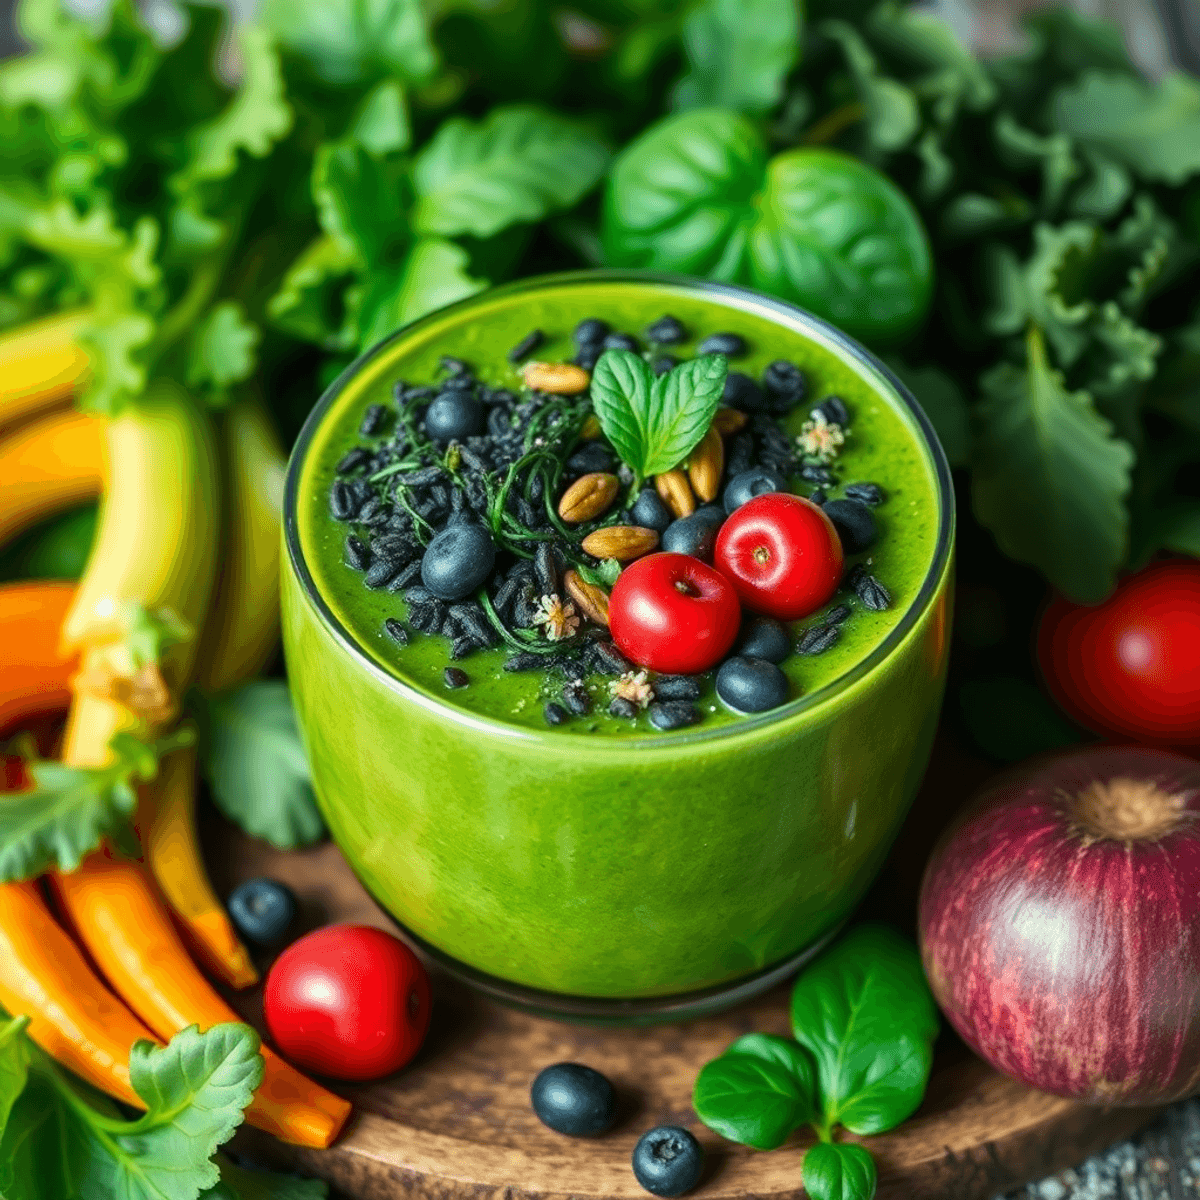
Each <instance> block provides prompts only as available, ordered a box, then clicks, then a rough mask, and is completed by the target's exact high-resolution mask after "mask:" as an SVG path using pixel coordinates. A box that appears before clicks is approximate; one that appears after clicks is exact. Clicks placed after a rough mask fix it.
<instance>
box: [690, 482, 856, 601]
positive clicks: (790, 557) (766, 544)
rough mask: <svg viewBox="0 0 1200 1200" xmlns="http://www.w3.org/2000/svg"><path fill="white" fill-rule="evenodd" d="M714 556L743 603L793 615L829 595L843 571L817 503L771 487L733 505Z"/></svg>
mask: <svg viewBox="0 0 1200 1200" xmlns="http://www.w3.org/2000/svg"><path fill="white" fill-rule="evenodd" d="M713 562H714V563H715V564H716V567H717V570H719V571H721V572H723V573H724V574H725V575H726V576H727V577H728V578H729V579H730V581H731V582H732V583H733V586H734V587H735V588H736V589H737V594H738V596H739V598H740V599H741V601H742V603H743V604H744V605H745V606H746V607H747V608H749V609H752V610H753V611H754V612H759V613H763V614H765V615H766V616H768V617H775V618H777V619H778V620H780V621H795V620H798V619H799V618H800V617H806V616H808V614H809V613H811V612H815V611H816V610H817V609H818V608H820V607H821V605H822V604H824V603H825V601H826V600H828V599H829V597H830V596H832V595H833V593H834V589H836V587H837V585H838V580H839V579H841V577H842V543H841V539H840V538H839V537H838V535H837V530H836V529H834V527H833V522H832V521H831V520H830V519H829V518H828V517H827V516H826V515H825V514H824V513H823V512H822V511H821V509H820V508H819V507H818V506H817V505H815V504H813V503H812V502H811V501H809V500H805V499H804V498H803V497H802V496H794V495H792V494H791V493H790V492H770V493H768V494H767V495H763V496H756V497H755V498H754V499H753V500H750V501H748V502H747V503H746V504H743V505H742V506H741V507H740V508H737V509H734V511H733V513H732V515H731V516H730V517H729V519H728V520H727V521H726V522H725V524H724V525H722V526H721V532H720V533H718V534H717V545H716V549H715V550H714V551H713Z"/></svg>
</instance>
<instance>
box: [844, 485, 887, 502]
mask: <svg viewBox="0 0 1200 1200" xmlns="http://www.w3.org/2000/svg"><path fill="white" fill-rule="evenodd" d="M846 496H847V498H848V499H850V500H861V501H862V502H863V503H864V504H865V505H867V506H868V507H869V508H878V506H879V505H881V504H882V503H883V502H884V501H885V500H886V499H887V493H885V492H884V490H883V488H881V487H880V486H879V484H877V483H852V484H849V485H848V486H847V488H846Z"/></svg>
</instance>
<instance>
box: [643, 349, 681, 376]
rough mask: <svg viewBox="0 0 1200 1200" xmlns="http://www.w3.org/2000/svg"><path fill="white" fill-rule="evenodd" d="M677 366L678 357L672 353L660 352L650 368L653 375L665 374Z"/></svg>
mask: <svg viewBox="0 0 1200 1200" xmlns="http://www.w3.org/2000/svg"><path fill="white" fill-rule="evenodd" d="M677 366H679V359H677V358H676V357H675V355H673V354H660V355H659V356H658V357H657V358H656V359H655V360H654V361H653V362H652V363H651V364H650V370H652V371H653V372H654V373H655V375H665V374H666V373H667V372H668V371H673V370H675V368H676V367H677Z"/></svg>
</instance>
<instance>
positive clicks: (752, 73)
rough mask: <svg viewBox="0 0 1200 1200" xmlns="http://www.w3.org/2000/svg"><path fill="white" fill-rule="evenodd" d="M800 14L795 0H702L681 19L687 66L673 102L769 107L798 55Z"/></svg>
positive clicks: (755, 111)
mask: <svg viewBox="0 0 1200 1200" xmlns="http://www.w3.org/2000/svg"><path fill="white" fill-rule="evenodd" d="M801 20H802V17H801V13H800V10H799V8H798V6H797V3H796V0H703V3H701V4H699V5H697V6H696V7H695V8H693V9H692V10H691V12H689V13H688V15H687V17H686V19H685V20H684V22H683V48H684V52H685V54H686V55H687V59H688V63H689V65H690V67H691V70H690V71H689V73H688V74H687V75H685V76H684V78H683V79H681V80H680V82H679V84H678V86H677V87H676V90H675V96H674V104H675V107H676V108H683V109H686V108H703V107H705V106H707V105H718V106H720V107H722V108H732V109H737V110H738V111H740V112H744V113H749V114H751V115H752V116H760V115H762V114H764V113H767V112H769V111H770V110H771V109H772V108H774V107H775V106H776V105H777V104H778V103H779V101H780V98H781V96H782V94H783V84H784V80H785V79H786V78H787V75H788V72H789V71H791V69H792V68H793V67H794V66H795V65H796V60H797V58H799V55H800V26H801Z"/></svg>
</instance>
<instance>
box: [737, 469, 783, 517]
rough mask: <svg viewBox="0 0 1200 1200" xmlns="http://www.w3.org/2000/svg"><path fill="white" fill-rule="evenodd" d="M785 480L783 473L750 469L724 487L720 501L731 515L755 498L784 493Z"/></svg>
mask: <svg viewBox="0 0 1200 1200" xmlns="http://www.w3.org/2000/svg"><path fill="white" fill-rule="evenodd" d="M786 491H787V480H786V479H785V478H784V477H783V473H782V472H780V471H776V470H773V469H772V468H771V467H751V468H750V469H749V470H748V471H742V472H741V473H740V474H738V475H735V476H734V477H733V478H732V479H731V480H730V481H729V482H728V483H727V484H726V485H725V495H724V496H723V497H722V500H723V501H724V504H725V511H726V512H727V513H732V512H733V511H734V509H736V508H741V507H742V505H743V504H746V503H748V502H749V501H751V500H753V499H754V497H755V496H764V495H766V494H767V492H786Z"/></svg>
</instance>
